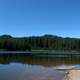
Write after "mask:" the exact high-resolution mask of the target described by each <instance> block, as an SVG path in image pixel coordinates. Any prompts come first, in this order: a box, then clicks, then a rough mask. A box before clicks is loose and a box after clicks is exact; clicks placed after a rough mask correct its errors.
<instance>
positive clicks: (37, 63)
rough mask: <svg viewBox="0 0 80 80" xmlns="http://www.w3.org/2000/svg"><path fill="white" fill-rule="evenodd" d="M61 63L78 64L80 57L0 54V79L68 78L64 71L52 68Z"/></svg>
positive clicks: (36, 79)
mask: <svg viewBox="0 0 80 80" xmlns="http://www.w3.org/2000/svg"><path fill="white" fill-rule="evenodd" d="M63 64H66V65H69V64H71V65H74V64H80V58H79V57H78V56H76V57H74V56H73V57H50V56H49V57H48V56H46V57H42V56H41V57H40V56H25V55H18V54H15V55H6V54H5V55H0V80H62V79H63V78H64V77H65V79H64V80H69V78H70V76H69V75H68V74H66V76H65V72H64V71H60V70H55V69H54V67H56V66H59V65H63ZM69 74H70V73H69Z"/></svg>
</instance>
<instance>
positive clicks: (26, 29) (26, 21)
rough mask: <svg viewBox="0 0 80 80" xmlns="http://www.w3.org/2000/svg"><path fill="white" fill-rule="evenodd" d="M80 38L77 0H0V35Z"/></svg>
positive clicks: (78, 0)
mask: <svg viewBox="0 0 80 80" xmlns="http://www.w3.org/2000/svg"><path fill="white" fill-rule="evenodd" d="M2 34H10V35H13V36H29V35H30V36H31V35H43V34H53V35H60V36H65V37H66V36H71V37H80V0H0V35H2Z"/></svg>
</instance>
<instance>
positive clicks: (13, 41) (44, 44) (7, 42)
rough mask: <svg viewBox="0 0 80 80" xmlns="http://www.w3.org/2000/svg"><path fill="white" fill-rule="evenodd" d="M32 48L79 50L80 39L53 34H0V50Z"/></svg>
mask: <svg viewBox="0 0 80 80" xmlns="http://www.w3.org/2000/svg"><path fill="white" fill-rule="evenodd" d="M33 49H36V50H41V49H43V50H62V51H80V39H78V38H69V37H67V38H63V37H59V36H54V35H43V36H30V37H12V36H10V35H2V36H0V50H9V51H17V50H19V51H26V50H29V51H31V50H33Z"/></svg>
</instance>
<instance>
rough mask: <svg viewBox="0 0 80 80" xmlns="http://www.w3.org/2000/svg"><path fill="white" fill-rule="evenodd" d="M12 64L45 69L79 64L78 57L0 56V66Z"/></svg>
mask: <svg viewBox="0 0 80 80" xmlns="http://www.w3.org/2000/svg"><path fill="white" fill-rule="evenodd" d="M12 62H17V63H22V64H32V65H42V66H46V67H48V66H49V67H50V66H52V67H53V66H57V65H62V64H80V57H78V56H76V57H69V56H68V57H50V56H49V57H48V56H46V57H44V56H43V57H42V56H25V55H16V54H14V55H0V64H9V63H12Z"/></svg>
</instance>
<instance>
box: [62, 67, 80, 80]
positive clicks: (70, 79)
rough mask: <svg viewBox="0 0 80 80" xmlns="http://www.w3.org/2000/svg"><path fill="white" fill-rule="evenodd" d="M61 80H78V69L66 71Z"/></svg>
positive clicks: (79, 73) (79, 79) (79, 75)
mask: <svg viewBox="0 0 80 80" xmlns="http://www.w3.org/2000/svg"><path fill="white" fill-rule="evenodd" d="M63 80H80V69H76V68H75V69H71V70H67V71H66V75H65V77H64V78H63Z"/></svg>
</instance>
